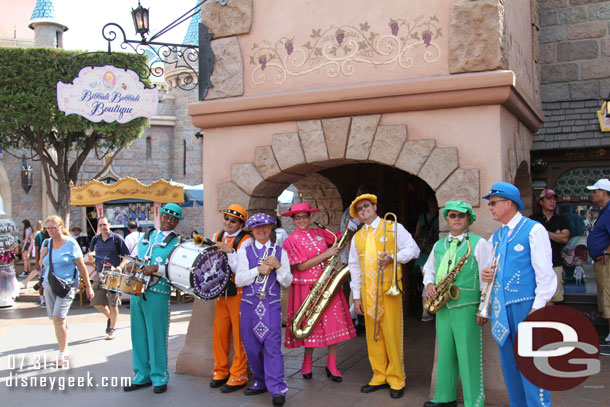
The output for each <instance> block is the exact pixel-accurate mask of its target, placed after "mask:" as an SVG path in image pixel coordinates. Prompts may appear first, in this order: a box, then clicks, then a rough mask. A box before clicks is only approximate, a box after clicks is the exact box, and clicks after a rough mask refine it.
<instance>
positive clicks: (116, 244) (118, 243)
mask: <svg viewBox="0 0 610 407" xmlns="http://www.w3.org/2000/svg"><path fill="white" fill-rule="evenodd" d="M112 237H113V238H114V247H115V248H116V252H117V253H118V254H121V238H120V237H119V235H117V234H116V233H115V234H114V235H112Z"/></svg>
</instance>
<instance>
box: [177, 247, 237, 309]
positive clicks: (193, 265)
mask: <svg viewBox="0 0 610 407" xmlns="http://www.w3.org/2000/svg"><path fill="white" fill-rule="evenodd" d="M166 272H167V278H168V280H169V282H170V284H171V285H172V286H173V287H175V288H176V289H178V290H181V291H185V292H187V293H189V294H192V295H195V296H197V297H199V298H202V299H204V300H212V299H214V298H216V297H218V296H220V294H222V293H223V292H224V290H225V288H226V286H227V284H229V281H231V270H230V268H229V262H228V260H227V255H226V253H224V252H221V251H219V250H218V248H216V247H214V246H202V245H196V244H195V243H193V241H192V240H188V241H186V242H184V243H182V244H179V245H176V246H174V248H173V249H172V251H171V252H170V254H169V257H168V262H167V268H166Z"/></svg>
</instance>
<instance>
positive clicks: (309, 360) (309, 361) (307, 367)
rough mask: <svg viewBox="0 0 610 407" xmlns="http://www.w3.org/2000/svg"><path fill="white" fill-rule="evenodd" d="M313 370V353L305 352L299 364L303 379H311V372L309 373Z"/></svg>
mask: <svg viewBox="0 0 610 407" xmlns="http://www.w3.org/2000/svg"><path fill="white" fill-rule="evenodd" d="M312 370H313V355H308V354H307V353H306V354H305V357H304V358H303V365H302V366H301V373H303V379H307V380H309V379H311V377H312V376H313V374H312V373H311V372H312Z"/></svg>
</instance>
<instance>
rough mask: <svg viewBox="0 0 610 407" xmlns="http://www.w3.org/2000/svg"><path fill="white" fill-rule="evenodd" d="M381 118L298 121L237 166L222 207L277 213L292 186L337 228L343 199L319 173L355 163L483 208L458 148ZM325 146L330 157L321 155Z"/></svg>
mask: <svg viewBox="0 0 610 407" xmlns="http://www.w3.org/2000/svg"><path fill="white" fill-rule="evenodd" d="M379 120H380V115H370V116H354V117H351V118H350V117H343V118H336V119H325V120H322V121H320V120H307V121H298V122H297V123H296V124H297V128H298V129H299V131H298V132H295V133H279V134H274V135H273V138H272V144H271V145H270V146H269V145H266V146H258V147H256V151H255V158H254V162H253V163H240V164H234V165H232V166H231V177H232V178H231V179H232V181H229V182H226V181H225V182H220V183H218V184H217V193H218V209H223V208H226V207H227V205H229V204H231V203H239V204H240V205H243V206H244V207H246V208H248V209H249V211H258V210H262V211H265V212H268V213H272V212H273V210H275V208H276V202H275V198H274V197H276V196H278V195H279V194H280V193H281V192H282V191H283V190H284V189H285V188H286V187H287V186H288V185H289V184H291V183H292V184H294V185H295V186H296V185H301V187H302V188H305V189H307V191H308V195H307V197H306V196H303V197H302V198H303V199H304V200H305V201H306V202H310V203H311V204H312V205H313V204H315V206H316V207H319V208H321V209H323V213H320V215H319V217H320V220H324V221H325V222H323V223H325V224H331V225H338V223H339V220H340V217H341V214H342V207H341V206H342V203H341V197H340V196H338V195H337V196H334V195H328V194H327V193H325V192H323V191H322V189H320V188H321V185H322V184H323V182H322V181H320V180H318V181H316V179H317V178H315V177H316V176H319V174H316V172H317V171H319V170H320V169H322V168H328V167H332V166H339V165H345V164H350V163H353V162H354V161H356V160H358V161H363V162H378V163H381V164H385V165H388V166H390V167H395V168H398V169H401V170H403V171H407V172H409V173H411V174H414V175H417V176H418V177H419V178H421V179H422V180H423V181H425V182H426V183H427V184H428V185H429V186H430V187H431V188H432V189H433V190H434V191H435V192H436V196H437V200H438V203H439V205H440V206H443V205H444V204H445V203H446V202H447V201H448V200H450V199H461V200H464V201H466V202H469V203H471V204H472V205H473V206H475V207H477V206H478V205H479V200H480V199H479V197H480V187H479V186H480V177H479V170H478V169H477V168H459V160H458V149H457V148H455V147H436V141H435V140H433V139H429V140H407V137H408V134H407V126H404V125H391V126H379ZM348 129H349V130H348ZM312 143H315V144H317V145H318V147H317V148H319V150H315V149H314V150H308V149H309V148H310V147H315V146H311V145H310V144H312ZM319 146H322V147H319ZM326 146H329V147H328V152H329V153H328V154H322V153H321V151H323V152H324V153H326V151H327V149H326ZM330 146H332V147H330ZM306 157H307V159H306ZM325 182H329V181H328V180H326V181H325ZM301 187H299V190H301ZM324 190H328V188H326V189H324ZM335 192H336V191H335ZM337 194H338V192H337ZM310 195H311V196H310ZM313 197H315V199H314V198H313ZM322 218H323V219H322Z"/></svg>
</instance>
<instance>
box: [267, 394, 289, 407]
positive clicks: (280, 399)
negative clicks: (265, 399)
mask: <svg viewBox="0 0 610 407" xmlns="http://www.w3.org/2000/svg"><path fill="white" fill-rule="evenodd" d="M271 402H272V403H273V405H274V406H276V407H282V406H283V405H284V403H285V402H286V397H285V396H282V395H281V394H274V395H273V397H272V398H271Z"/></svg>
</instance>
